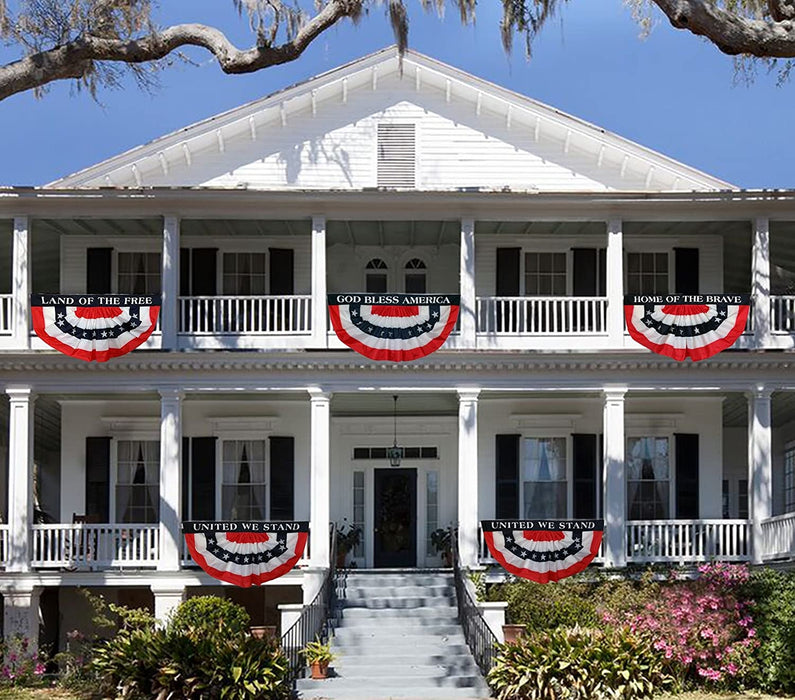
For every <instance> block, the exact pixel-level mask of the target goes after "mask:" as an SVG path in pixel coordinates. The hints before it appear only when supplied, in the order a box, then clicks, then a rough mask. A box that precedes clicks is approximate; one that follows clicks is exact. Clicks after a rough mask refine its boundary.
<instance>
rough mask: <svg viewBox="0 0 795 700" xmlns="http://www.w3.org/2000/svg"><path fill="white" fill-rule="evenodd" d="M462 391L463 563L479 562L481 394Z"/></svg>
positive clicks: (460, 528) (460, 529)
mask: <svg viewBox="0 0 795 700" xmlns="http://www.w3.org/2000/svg"><path fill="white" fill-rule="evenodd" d="M479 394H480V389H459V391H458V553H459V555H460V556H461V565H462V566H465V567H475V566H477V565H478V396H479Z"/></svg>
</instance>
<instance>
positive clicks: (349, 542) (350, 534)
mask: <svg viewBox="0 0 795 700" xmlns="http://www.w3.org/2000/svg"><path fill="white" fill-rule="evenodd" d="M361 541H362V528H360V527H356V526H355V525H351V524H350V523H349V522H348V519H347V518H345V519H344V520H343V521H342V525H338V526H337V568H339V569H341V568H343V567H344V566H345V559H346V558H347V556H348V552H350V551H351V550H352V549H353V548H354V547H355V546H356V545H358V544H359V543H360V542H361Z"/></svg>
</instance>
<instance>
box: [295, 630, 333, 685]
mask: <svg viewBox="0 0 795 700" xmlns="http://www.w3.org/2000/svg"><path fill="white" fill-rule="evenodd" d="M301 654H303V655H304V658H305V659H306V665H307V666H309V668H310V669H311V671H312V678H313V679H314V680H323V679H324V678H326V677H327V676H328V665H329V664H330V663H331V662H332V661H334V659H335V658H336V656H335V655H334V654H333V653H332V652H331V644H330V643H329V642H325V643H324V642H321V641H320V640H319V639H317V638H315V641H314V642H309V643H308V644H307V645H306V646H305V647H304V648H303V649H301Z"/></svg>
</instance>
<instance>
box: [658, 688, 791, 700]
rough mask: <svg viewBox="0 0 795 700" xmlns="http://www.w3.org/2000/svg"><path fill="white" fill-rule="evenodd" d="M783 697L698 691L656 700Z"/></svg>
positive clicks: (773, 699)
mask: <svg viewBox="0 0 795 700" xmlns="http://www.w3.org/2000/svg"><path fill="white" fill-rule="evenodd" d="M782 697H783V696H779V695H766V694H765V693H757V692H754V691H749V692H747V693H707V692H702V691H700V690H696V691H691V692H689V693H678V694H673V693H670V694H669V693H666V694H665V695H658V696H656V697H655V700H781V698H782Z"/></svg>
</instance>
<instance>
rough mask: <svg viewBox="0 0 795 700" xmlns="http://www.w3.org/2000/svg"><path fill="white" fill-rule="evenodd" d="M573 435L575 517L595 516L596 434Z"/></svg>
mask: <svg viewBox="0 0 795 700" xmlns="http://www.w3.org/2000/svg"><path fill="white" fill-rule="evenodd" d="M571 437H572V461H573V463H574V475H573V476H574V517H575V518H595V517H596V487H597V483H598V482H597V471H598V464H599V461H598V459H597V449H596V447H597V445H596V442H597V441H596V435H590V434H584V433H575V434H573V435H572V436H571Z"/></svg>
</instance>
